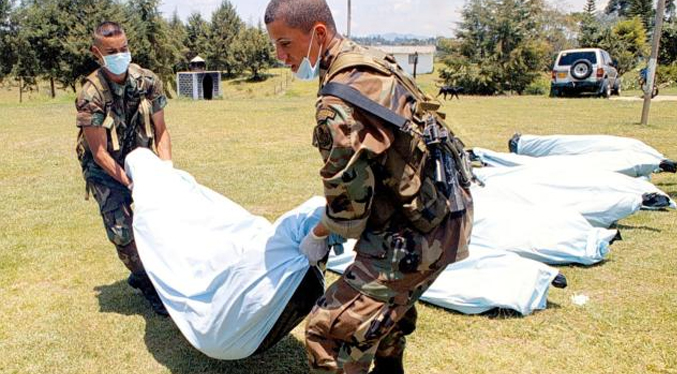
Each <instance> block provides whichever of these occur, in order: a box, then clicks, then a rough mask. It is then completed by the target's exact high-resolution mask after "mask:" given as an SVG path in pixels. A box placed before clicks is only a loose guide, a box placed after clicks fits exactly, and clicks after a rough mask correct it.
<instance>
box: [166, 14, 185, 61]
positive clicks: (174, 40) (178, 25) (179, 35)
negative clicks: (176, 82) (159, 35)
mask: <svg viewBox="0 0 677 374" xmlns="http://www.w3.org/2000/svg"><path fill="white" fill-rule="evenodd" d="M169 36H170V39H171V44H172V45H173V46H174V47H175V48H176V50H177V54H178V56H176V57H177V60H175V61H174V67H173V68H174V69H173V70H174V73H176V72H178V71H184V70H187V69H188V61H190V60H188V59H186V55H187V54H188V52H189V50H188V47H186V44H185V40H186V38H187V36H188V33H187V32H186V26H185V25H184V24H183V22H181V19H180V18H179V14H178V12H176V11H175V12H174V14H173V15H172V19H171V20H170V21H169Z"/></svg>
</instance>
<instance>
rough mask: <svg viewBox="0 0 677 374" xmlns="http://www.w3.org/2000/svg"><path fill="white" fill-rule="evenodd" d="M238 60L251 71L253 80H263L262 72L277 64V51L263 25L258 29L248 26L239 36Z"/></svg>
mask: <svg viewBox="0 0 677 374" xmlns="http://www.w3.org/2000/svg"><path fill="white" fill-rule="evenodd" d="M238 39H239V41H238V44H239V45H240V48H239V50H238V51H237V53H238V55H237V59H238V60H239V61H240V62H241V63H242V65H243V66H244V68H245V69H247V70H249V71H251V73H252V76H251V79H252V80H261V79H263V77H262V76H261V72H262V71H263V70H265V69H267V68H269V67H270V66H271V65H272V64H274V63H275V50H274V47H273V45H272V44H271V43H270V39H269V38H268V35H267V34H266V32H265V31H264V30H263V26H262V25H261V23H259V25H258V26H257V27H250V26H246V27H245V28H244V29H243V30H242V31H241V32H240V35H239V38H238Z"/></svg>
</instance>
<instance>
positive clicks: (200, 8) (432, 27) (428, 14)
mask: <svg viewBox="0 0 677 374" xmlns="http://www.w3.org/2000/svg"><path fill="white" fill-rule="evenodd" d="M221 1H222V0H190V1H185V0H183V1H181V0H163V1H162V4H161V5H160V11H161V12H162V13H163V15H164V16H165V17H167V18H169V17H171V15H172V14H173V13H174V12H175V11H176V12H178V14H179V17H180V18H181V19H182V20H184V21H185V20H186V19H187V18H188V16H189V15H190V14H191V13H194V12H200V13H201V14H202V15H203V17H205V18H206V19H210V18H211V14H212V12H213V11H214V10H215V9H216V8H218V6H219V5H220V4H221ZM268 1H269V0H230V2H231V4H233V5H234V6H235V9H236V10H237V12H238V14H239V15H240V17H241V18H242V20H244V21H245V22H247V23H250V24H257V23H258V22H259V21H261V22H263V14H264V12H265V9H266V5H267V4H268ZM546 1H547V2H548V3H550V4H551V5H555V6H556V7H557V8H559V9H560V10H563V11H568V12H573V11H581V10H583V6H584V5H585V2H586V0H546ZM607 1H608V0H597V7H598V8H599V9H603V8H604V7H605V6H606V3H607ZM327 3H328V4H329V7H330V8H331V10H332V13H333V14H334V20H335V21H336V27H337V28H338V29H339V32H340V33H342V34H345V33H346V29H347V18H348V17H347V13H348V11H347V7H348V5H347V4H348V1H347V0H327ZM464 3H465V0H351V6H352V26H351V34H352V35H353V36H367V35H374V34H387V33H398V34H413V35H417V36H426V37H435V36H445V37H451V36H454V29H455V27H456V23H457V22H458V21H460V17H461V16H460V10H461V8H462V7H463V4H464Z"/></svg>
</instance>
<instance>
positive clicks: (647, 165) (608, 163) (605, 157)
mask: <svg viewBox="0 0 677 374" xmlns="http://www.w3.org/2000/svg"><path fill="white" fill-rule="evenodd" d="M473 153H474V154H475V155H476V156H477V157H479V159H480V161H482V163H484V164H485V165H488V166H507V167H512V166H522V165H532V166H540V167H548V168H553V169H562V168H567V169H600V170H607V171H615V172H617V173H621V174H625V175H627V176H629V177H646V176H650V175H651V173H655V172H659V171H660V167H659V164H660V162H661V160H662V159H658V158H656V157H654V156H653V155H650V154H648V153H645V152H636V151H607V152H593V153H583V154H574V155H550V156H541V157H533V156H527V155H521V154H515V153H504V152H495V151H492V150H490V149H485V148H479V147H477V148H473Z"/></svg>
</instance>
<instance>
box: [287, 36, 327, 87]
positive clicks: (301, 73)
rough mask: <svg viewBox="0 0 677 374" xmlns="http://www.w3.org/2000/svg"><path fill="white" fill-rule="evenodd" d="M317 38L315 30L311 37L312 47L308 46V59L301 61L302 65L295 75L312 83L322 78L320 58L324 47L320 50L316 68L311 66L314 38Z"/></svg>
mask: <svg viewBox="0 0 677 374" xmlns="http://www.w3.org/2000/svg"><path fill="white" fill-rule="evenodd" d="M314 37H315V29H313V35H312V36H311V37H310V45H308V53H306V57H304V58H303V60H301V65H299V68H298V69H297V70H296V73H294V75H295V76H296V78H298V79H300V80H302V81H311V80H313V79H315V78H317V77H319V76H320V56H321V55H322V46H320V50H319V51H318V53H317V61H315V66H312V65H311V64H310V59H309V57H310V49H311V47H312V46H313V38H314Z"/></svg>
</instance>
